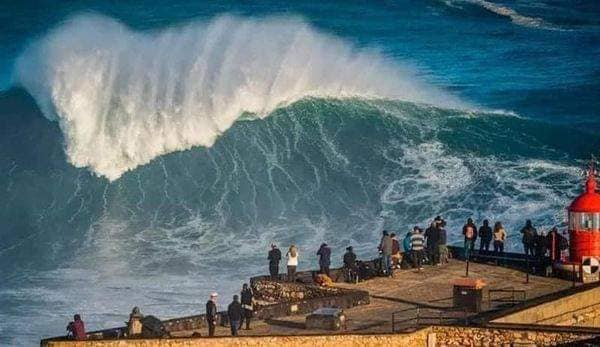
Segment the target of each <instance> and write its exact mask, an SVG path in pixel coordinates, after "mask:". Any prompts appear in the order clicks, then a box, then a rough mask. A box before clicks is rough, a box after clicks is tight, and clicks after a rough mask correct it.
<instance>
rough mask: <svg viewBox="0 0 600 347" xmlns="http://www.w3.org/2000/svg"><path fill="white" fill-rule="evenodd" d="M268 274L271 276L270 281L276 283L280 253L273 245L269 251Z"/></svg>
mask: <svg viewBox="0 0 600 347" xmlns="http://www.w3.org/2000/svg"><path fill="white" fill-rule="evenodd" d="M267 259H269V273H270V274H271V281H277V280H278V279H279V262H280V261H281V251H280V250H279V248H277V245H275V244H274V243H273V244H271V250H270V251H269V257H268V258H267Z"/></svg>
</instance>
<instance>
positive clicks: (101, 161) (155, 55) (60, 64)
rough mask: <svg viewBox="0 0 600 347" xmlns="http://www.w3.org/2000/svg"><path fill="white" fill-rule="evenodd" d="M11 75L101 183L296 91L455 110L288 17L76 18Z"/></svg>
mask: <svg viewBox="0 0 600 347" xmlns="http://www.w3.org/2000/svg"><path fill="white" fill-rule="evenodd" d="M16 66H17V67H16V71H15V77H14V79H15V83H16V84H17V85H21V86H23V87H25V88H26V89H27V90H28V92H29V93H30V94H31V95H33V96H34V98H35V99H36V101H37V103H38V105H39V106H40V108H41V109H42V111H43V113H44V115H45V116H46V117H47V118H48V119H51V120H57V121H58V122H59V124H60V128H61V130H62V132H63V133H64V138H65V142H66V154H67V158H68V160H69V161H70V162H71V163H72V164H73V165H75V166H76V167H89V168H90V169H91V170H92V171H93V172H94V173H96V174H98V175H102V176H105V177H107V178H108V179H109V180H115V179H117V178H119V177H120V176H121V175H122V174H123V173H124V172H126V171H128V170H131V169H134V168H136V167H137V166H139V165H143V164H146V163H148V162H149V161H151V160H152V159H153V158H156V157H157V156H160V155H163V154H166V153H170V152H173V151H179V150H184V149H189V148H191V147H193V146H207V147H208V146H212V145H213V143H214V142H215V140H216V139H217V137H218V136H219V135H220V134H222V133H223V132H225V131H226V130H227V129H229V128H230V127H231V125H232V124H233V123H234V122H235V121H236V120H237V119H238V118H239V117H240V116H242V115H243V114H244V113H250V114H253V115H255V116H257V117H264V116H266V115H268V114H269V113H270V112H271V111H273V110H274V109H275V108H277V107H279V106H282V105H286V104H290V103H291V102H294V101H297V100H299V99H301V98H303V97H307V96H319V97H336V98H339V97H352V96H362V97H366V98H393V99H402V100H408V101H413V102H419V103H428V104H435V105H440V106H441V105H443V106H448V107H459V106H462V104H461V103H460V102H459V101H458V100H457V99H456V98H453V97H451V96H449V95H447V94H445V93H443V92H441V91H439V90H436V88H433V87H429V86H425V85H424V84H423V83H420V82H418V80H417V79H416V78H415V76H414V74H413V73H411V72H410V70H409V69H407V68H402V67H400V66H398V65H396V64H393V63H390V62H388V61H386V59H385V58H384V57H382V56H380V55H378V54H377V53H375V52H371V51H365V50H357V49H355V48H353V46H352V45H350V44H348V43H346V42H344V41H342V40H340V39H337V38H335V37H332V36H329V35H326V34H323V33H320V32H318V31H316V30H315V29H313V28H312V27H311V26H310V25H308V24H306V23H304V22H302V21H301V20H298V19H290V18H264V19H259V20H256V19H245V18H238V17H232V16H225V17H220V18H217V19H214V20H212V21H210V22H197V23H193V24H189V25H186V26H182V27H179V28H170V29H166V30H164V31H158V32H151V33H141V32H135V31H132V30H130V29H129V28H128V27H126V26H125V25H123V24H121V23H120V22H118V21H116V20H114V19H112V18H108V17H104V16H100V15H80V16H77V17H74V18H72V19H71V20H69V21H67V22H65V23H64V24H63V25H62V26H60V27H58V28H56V29H55V30H54V31H53V32H51V33H50V34H48V35H47V36H45V37H44V38H42V39H41V40H39V41H37V42H35V43H33V44H32V45H31V46H30V47H29V48H28V49H27V50H26V51H25V52H24V53H23V54H22V56H21V57H20V58H19V59H18V62H17V64H16Z"/></svg>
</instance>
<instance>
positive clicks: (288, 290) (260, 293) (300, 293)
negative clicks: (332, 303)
mask: <svg viewBox="0 0 600 347" xmlns="http://www.w3.org/2000/svg"><path fill="white" fill-rule="evenodd" d="M252 290H253V291H254V299H256V300H258V301H259V302H265V303H274V302H278V303H279V302H291V301H298V300H305V299H314V298H323V297H327V296H334V295H341V294H345V293H346V292H347V291H346V290H343V289H340V288H328V287H317V286H314V285H306V284H301V283H289V282H273V281H269V280H256V281H252Z"/></svg>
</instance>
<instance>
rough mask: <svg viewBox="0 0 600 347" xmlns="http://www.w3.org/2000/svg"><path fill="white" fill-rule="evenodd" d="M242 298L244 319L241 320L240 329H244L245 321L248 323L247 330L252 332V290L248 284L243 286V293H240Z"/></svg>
mask: <svg viewBox="0 0 600 347" xmlns="http://www.w3.org/2000/svg"><path fill="white" fill-rule="evenodd" d="M240 294H241V297H242V319H241V320H240V329H242V325H243V324H244V320H245V321H246V330H250V319H252V313H253V310H252V297H253V293H252V289H250V287H249V286H248V283H244V285H243V286H242V292H241V293H240Z"/></svg>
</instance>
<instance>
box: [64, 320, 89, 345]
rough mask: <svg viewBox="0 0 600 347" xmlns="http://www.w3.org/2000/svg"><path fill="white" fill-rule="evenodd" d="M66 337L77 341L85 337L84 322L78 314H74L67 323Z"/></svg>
mask: <svg viewBox="0 0 600 347" xmlns="http://www.w3.org/2000/svg"><path fill="white" fill-rule="evenodd" d="M67 337H69V338H71V339H74V340H79V341H81V340H85V339H86V337H87V336H86V334H85V324H84V323H83V321H82V320H81V316H80V315H79V314H76V315H74V316H73V321H72V322H69V324H68V325H67Z"/></svg>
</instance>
